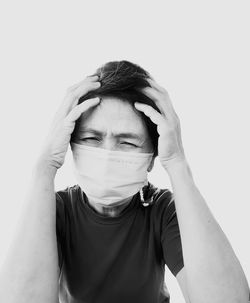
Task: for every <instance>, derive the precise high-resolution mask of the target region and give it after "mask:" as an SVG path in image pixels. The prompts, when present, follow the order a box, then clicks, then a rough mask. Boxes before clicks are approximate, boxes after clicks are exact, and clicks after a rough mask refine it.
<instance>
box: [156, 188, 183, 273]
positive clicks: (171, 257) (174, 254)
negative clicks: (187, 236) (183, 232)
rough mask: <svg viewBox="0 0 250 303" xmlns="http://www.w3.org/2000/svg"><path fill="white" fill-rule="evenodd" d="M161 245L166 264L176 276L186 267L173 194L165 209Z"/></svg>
mask: <svg viewBox="0 0 250 303" xmlns="http://www.w3.org/2000/svg"><path fill="white" fill-rule="evenodd" d="M161 245H162V250H163V257H164V261H165V264H166V265H167V267H168V268H169V270H170V271H171V272H172V274H173V275H174V276H176V275H177V273H178V272H179V271H180V270H181V269H182V267H183V266H184V261H183V254H182V244H181V236H180V230H179V224H178V219H177V215H176V209H175V203H174V199H173V194H172V193H171V192H170V201H169V202H168V205H167V206H166V207H165V209H164V212H163V218H162V226H161Z"/></svg>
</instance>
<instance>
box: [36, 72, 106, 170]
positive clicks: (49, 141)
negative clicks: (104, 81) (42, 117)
mask: <svg viewBox="0 0 250 303" xmlns="http://www.w3.org/2000/svg"><path fill="white" fill-rule="evenodd" d="M100 85H101V83H100V82H99V81H98V76H88V77H86V78H85V79H84V80H83V81H81V82H79V83H77V84H75V85H73V86H71V87H69V88H68V90H67V93H66V96H65V97H64V99H63V102H62V104H61V105H60V107H59V109H58V110H57V112H56V114H55V117H54V119H53V122H52V125H51V127H50V130H49V133H48V135H47V137H46V139H45V142H44V145H43V149H42V153H41V157H42V158H43V159H44V158H45V160H46V162H47V163H48V164H49V165H51V166H53V167H55V168H57V169H58V168H60V167H61V166H62V165H63V163H64V160H65V155H66V152H67V150H68V146H69V142H70V138H71V134H72V132H73V130H74V127H75V122H76V120H77V119H78V118H79V117H80V116H81V114H82V113H83V112H85V111H87V110H88V109H89V108H90V107H93V106H95V105H97V104H99V102H100V98H98V97H97V98H92V99H88V100H85V101H84V102H82V103H81V104H77V103H78V101H79V98H80V97H82V96H84V95H86V94H87V93H88V92H89V91H92V90H95V89H97V88H99V87H100Z"/></svg>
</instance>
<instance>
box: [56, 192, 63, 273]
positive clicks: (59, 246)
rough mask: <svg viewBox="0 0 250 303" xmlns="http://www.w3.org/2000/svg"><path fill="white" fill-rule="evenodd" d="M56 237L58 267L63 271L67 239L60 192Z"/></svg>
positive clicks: (57, 205)
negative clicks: (64, 245)
mask: <svg viewBox="0 0 250 303" xmlns="http://www.w3.org/2000/svg"><path fill="white" fill-rule="evenodd" d="M55 194H56V237H57V251H58V266H59V269H60V271H61V268H62V263H63V243H64V238H65V206H64V202H63V199H62V197H61V196H60V193H59V192H56V193H55Z"/></svg>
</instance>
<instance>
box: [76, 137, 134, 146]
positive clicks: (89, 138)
mask: <svg viewBox="0 0 250 303" xmlns="http://www.w3.org/2000/svg"><path fill="white" fill-rule="evenodd" d="M91 139H92V140H97V141H99V140H98V139H97V138H95V137H88V138H82V139H81V141H84V140H91ZM121 144H127V145H130V146H134V147H138V146H137V145H135V144H133V143H130V142H121Z"/></svg>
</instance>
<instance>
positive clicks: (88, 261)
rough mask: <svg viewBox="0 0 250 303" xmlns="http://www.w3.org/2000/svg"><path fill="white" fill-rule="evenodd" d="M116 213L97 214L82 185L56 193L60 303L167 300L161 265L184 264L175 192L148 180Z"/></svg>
mask: <svg viewBox="0 0 250 303" xmlns="http://www.w3.org/2000/svg"><path fill="white" fill-rule="evenodd" d="M149 198H151V201H152V203H151V204H150V205H149V206H146V207H145V206H143V205H142V202H141V198H140V193H139V192H138V193H136V194H135V195H134V196H133V199H132V200H131V202H130V203H129V204H128V206H126V208H125V209H123V211H122V212H121V213H120V215H118V216H116V217H109V216H105V215H102V214H100V213H98V212H97V211H96V210H94V209H93V208H92V206H91V205H90V204H89V202H88V199H87V196H86V194H85V193H84V192H83V191H82V189H81V188H80V186H79V185H78V184H77V185H74V186H71V187H67V188H66V189H63V190H60V191H57V192H56V234H57V247H58V258H59V267H60V270H61V271H60V272H61V274H60V278H59V298H60V302H61V303H125V302H126V303H128V302H129V303H139V302H143V303H167V302H170V301H169V297H170V296H169V292H168V289H167V286H166V284H165V281H164V275H165V264H166V265H167V266H168V268H169V269H170V271H171V272H172V274H173V275H174V276H176V275H177V273H178V272H179V271H180V270H181V268H182V267H183V266H184V263H183V255H182V246H181V238H180V233H179V226H178V220H177V216H176V211H175V204H174V199H173V194H172V193H171V191H170V190H169V189H160V188H157V187H155V186H154V185H153V184H152V183H150V182H148V186H147V191H146V199H149Z"/></svg>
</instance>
